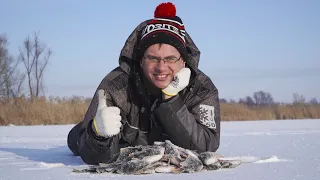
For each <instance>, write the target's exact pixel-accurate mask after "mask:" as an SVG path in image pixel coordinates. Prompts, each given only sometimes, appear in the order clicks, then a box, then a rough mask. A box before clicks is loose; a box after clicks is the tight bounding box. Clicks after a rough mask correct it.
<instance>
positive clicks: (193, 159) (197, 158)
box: [73, 140, 241, 175]
mask: <svg viewBox="0 0 320 180" xmlns="http://www.w3.org/2000/svg"><path fill="white" fill-rule="evenodd" d="M240 164H241V161H240V160H234V159H224V158H223V157H222V156H220V155H219V154H217V153H215V152H210V151H207V152H201V153H197V152H196V151H193V150H189V149H184V148H182V147H179V146H177V145H174V144H173V143H172V142H171V141H169V140H166V141H164V142H155V143H154V144H153V145H147V146H134V147H126V148H121V149H120V152H119V153H118V154H117V156H116V158H115V159H114V160H112V162H110V163H109V162H108V163H99V165H89V168H85V169H80V170H79V169H73V172H76V173H115V174H131V175H138V174H152V173H195V172H200V171H210V170H218V169H224V168H235V167H237V166H239V165H240Z"/></svg>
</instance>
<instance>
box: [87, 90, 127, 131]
mask: <svg viewBox="0 0 320 180" xmlns="http://www.w3.org/2000/svg"><path fill="white" fill-rule="evenodd" d="M98 103H99V104H98V108H97V113H96V116H95V118H94V120H93V123H92V128H93V130H94V132H95V133H96V134H97V135H98V136H103V137H111V136H113V135H116V134H118V133H119V132H120V127H121V116H120V109H119V108H118V107H115V106H112V107H108V106H107V101H106V95H105V92H104V90H102V89H100V90H99V91H98Z"/></svg>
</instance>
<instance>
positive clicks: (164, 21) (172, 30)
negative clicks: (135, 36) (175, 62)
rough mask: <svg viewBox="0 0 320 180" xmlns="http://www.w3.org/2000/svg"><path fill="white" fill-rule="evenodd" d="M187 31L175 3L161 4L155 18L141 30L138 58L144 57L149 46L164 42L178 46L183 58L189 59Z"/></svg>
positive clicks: (155, 12)
mask: <svg viewBox="0 0 320 180" xmlns="http://www.w3.org/2000/svg"><path fill="white" fill-rule="evenodd" d="M185 32H186V31H185V28H184V25H183V22H182V20H181V19H180V17H179V16H177V15H176V7H175V5H173V4H172V3H171V2H166V3H161V4H159V5H158V6H157V7H156V9H155V11H154V18H153V19H151V20H150V21H148V22H147V25H146V26H145V28H144V29H143V30H142V32H141V39H140V43H139V46H138V53H137V60H140V59H141V58H142V56H143V54H144V52H145V51H146V49H147V48H148V47H149V46H151V45H153V44H158V43H164V44H170V45H172V46H174V47H175V48H177V50H178V51H179V52H180V54H181V56H182V58H183V59H184V60H185V61H187V58H188V56H187V48H186V41H185Z"/></svg>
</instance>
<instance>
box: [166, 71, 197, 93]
mask: <svg viewBox="0 0 320 180" xmlns="http://www.w3.org/2000/svg"><path fill="white" fill-rule="evenodd" d="M190 75H191V71H190V69H189V68H182V69H181V70H180V71H179V72H177V73H176V74H175V75H174V77H173V80H172V82H171V83H170V84H169V85H168V87H166V88H165V89H162V93H163V94H162V98H163V99H169V98H171V97H172V96H176V95H177V94H178V93H179V92H180V91H181V90H183V89H184V88H185V87H187V86H188V84H189V80H190Z"/></svg>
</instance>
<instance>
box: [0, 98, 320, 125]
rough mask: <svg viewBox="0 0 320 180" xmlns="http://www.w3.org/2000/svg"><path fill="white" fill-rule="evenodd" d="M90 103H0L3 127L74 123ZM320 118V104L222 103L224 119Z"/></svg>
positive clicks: (53, 100)
mask: <svg viewBox="0 0 320 180" xmlns="http://www.w3.org/2000/svg"><path fill="white" fill-rule="evenodd" d="M89 103H90V100H86V99H84V98H50V99H44V98H39V99H34V100H32V101H31V100H27V99H24V98H20V99H12V100H0V125H8V124H14V125H38V124H75V123H77V122H79V121H81V119H82V118H83V116H84V114H85V113H86V111H87V108H88V105H89ZM314 118H317V119H320V105H308V104H304V105H276V106H271V107H260V108H259V107H247V106H245V105H243V104H230V103H221V119H222V120H223V121H233V120H276V119H314Z"/></svg>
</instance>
